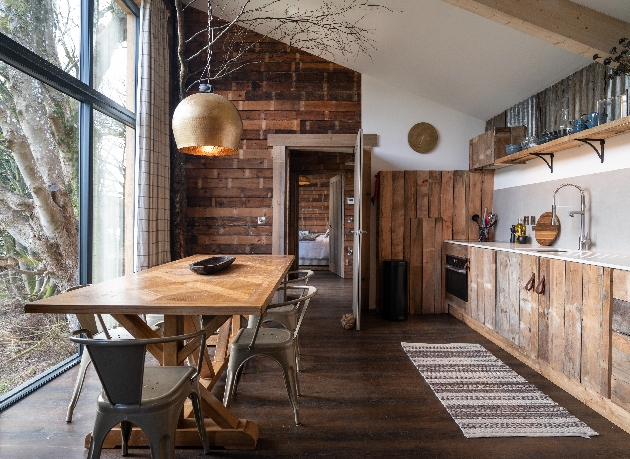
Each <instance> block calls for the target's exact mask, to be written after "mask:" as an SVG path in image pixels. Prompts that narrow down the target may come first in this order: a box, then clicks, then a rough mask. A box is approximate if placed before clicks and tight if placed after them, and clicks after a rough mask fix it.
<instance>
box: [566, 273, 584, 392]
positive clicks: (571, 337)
mask: <svg viewBox="0 0 630 459" xmlns="http://www.w3.org/2000/svg"><path fill="white" fill-rule="evenodd" d="M583 266H584V265H582V264H579V263H567V264H566V269H565V273H566V301H565V304H564V366H563V370H562V371H563V373H564V374H565V375H567V376H569V377H570V378H573V379H575V380H576V381H579V380H580V366H581V359H582V302H583V297H582V293H583V287H582V267H583Z"/></svg>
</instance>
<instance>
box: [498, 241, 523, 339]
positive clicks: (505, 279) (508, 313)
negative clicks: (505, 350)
mask: <svg viewBox="0 0 630 459" xmlns="http://www.w3.org/2000/svg"><path fill="white" fill-rule="evenodd" d="M520 257H521V255H519V254H518V253H513V252H499V253H497V288H496V290H497V303H496V317H495V327H496V328H495V329H496V331H497V332H498V333H499V334H500V335H502V336H503V337H505V338H507V339H509V340H510V341H512V342H513V343H514V344H519V342H520V338H519V335H520V297H519V290H520V277H521V275H520V271H521V266H520Z"/></svg>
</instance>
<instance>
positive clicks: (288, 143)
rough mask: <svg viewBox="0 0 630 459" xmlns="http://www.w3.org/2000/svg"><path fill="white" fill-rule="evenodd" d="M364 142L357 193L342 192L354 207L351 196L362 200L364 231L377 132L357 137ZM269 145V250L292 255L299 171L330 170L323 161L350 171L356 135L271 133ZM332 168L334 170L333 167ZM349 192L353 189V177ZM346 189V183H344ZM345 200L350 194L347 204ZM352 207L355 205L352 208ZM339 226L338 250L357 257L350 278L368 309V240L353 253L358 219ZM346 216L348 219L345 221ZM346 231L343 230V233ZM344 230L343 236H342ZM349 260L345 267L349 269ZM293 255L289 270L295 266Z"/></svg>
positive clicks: (295, 243)
mask: <svg viewBox="0 0 630 459" xmlns="http://www.w3.org/2000/svg"><path fill="white" fill-rule="evenodd" d="M361 137H362V139H363V142H362V147H361V148H360V150H361V152H362V155H360V156H362V157H363V158H364V161H363V167H362V168H360V169H359V170H360V172H361V173H360V182H361V187H360V189H361V190H362V191H361V196H360V199H358V198H359V197H355V196H354V195H353V196H350V195H346V196H345V199H344V203H345V204H344V205H350V206H353V204H354V203H353V202H352V201H353V200H355V198H357V201H358V202H361V203H362V204H361V206H360V207H361V213H360V214H361V215H362V216H363V217H362V219H361V220H362V222H363V227H362V228H361V229H362V230H363V231H366V232H369V216H370V211H371V203H370V190H371V186H370V185H371V167H370V161H371V149H372V147H374V146H376V145H377V135H375V134H366V135H361ZM267 142H268V145H269V146H272V147H273V155H272V156H273V237H272V253H274V254H289V255H297V254H298V252H299V244H298V243H299V241H298V234H299V233H298V228H299V226H300V218H299V216H300V215H299V201H298V199H297V197H298V196H299V190H298V187H299V184H298V183H299V175H300V174H303V175H308V173H315V172H323V171H331V168H329V167H325V166H324V164H323V163H324V162H326V163H328V162H329V161H331V160H332V161H334V162H335V164H337V171H338V173H340V172H341V171H342V170H344V171H347V172H349V173H350V174H349V175H351V176H352V175H353V172H354V169H355V167H354V164H353V153H354V151H355V148H356V144H357V135H356V134H270V135H269V136H268V138H267ZM332 171H333V172H334V170H332ZM351 183H352V184H353V186H352V190H354V181H352V182H351ZM345 188H346V189H347V188H348V184H347V183H346V184H345ZM348 198H351V200H350V202H348ZM353 208H354V207H353ZM344 220H345V221H344V222H343V223H344V225H348V226H347V227H346V226H344V242H343V246H342V253H345V254H346V255H350V257H352V255H355V256H357V257H359V258H360V260H361V261H362V262H361V263H360V273H359V275H357V276H355V277H356V279H354V280H355V282H353V283H357V284H359V287H358V288H359V289H360V291H361V295H360V296H358V297H359V298H360V299H361V304H360V306H361V309H367V308H368V304H369V302H368V294H369V253H370V247H369V244H361V250H360V251H354V242H353V238H354V236H353V231H354V232H356V230H357V225H360V224H361V222H357V221H355V219H354V218H346V219H344ZM348 220H350V221H348ZM346 230H347V231H346ZM346 233H347V234H346ZM352 266H353V264H352V263H349V264H348V265H344V268H349V270H350V272H351V271H352ZM297 267H298V260H297V259H296V261H295V264H294V266H293V267H292V268H293V269H297ZM348 277H352V274H350V275H349V276H348Z"/></svg>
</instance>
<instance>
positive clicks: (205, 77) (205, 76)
mask: <svg viewBox="0 0 630 459" xmlns="http://www.w3.org/2000/svg"><path fill="white" fill-rule="evenodd" d="M213 53H214V24H213V23H212V3H211V0H208V58H207V60H206V66H205V67H204V69H203V72H201V77H200V78H199V91H200V92H212V85H211V84H210V72H211V70H212V68H211V62H212V54H213ZM204 81H205V83H204Z"/></svg>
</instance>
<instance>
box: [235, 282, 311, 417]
mask: <svg viewBox="0 0 630 459" xmlns="http://www.w3.org/2000/svg"><path fill="white" fill-rule="evenodd" d="M282 288H286V290H287V291H289V290H296V291H298V290H301V295H300V296H299V297H298V298H295V299H293V300H289V301H286V302H283V303H279V304H277V305H269V306H268V307H267V309H268V310H269V309H270V308H273V307H274V306H278V307H280V306H288V305H289V304H294V305H295V304H297V303H302V308H301V309H302V310H301V312H300V316H299V319H298V321H297V325H296V327H295V331H293V332H291V331H289V330H285V329H283V328H260V324H261V322H262V320H260V316H258V319H257V320H256V321H255V322H256V323H255V326H253V327H251V328H249V327H248V328H242V329H240V330H239V332H238V333H237V335H236V337H235V338H234V340H233V341H232V344H231V345H230V359H229V361H228V368H227V372H226V380H225V392H224V394H223V404H224V405H225V406H226V407H229V405H230V402H231V400H232V397H233V396H234V394H235V393H236V386H237V384H238V379H239V378H238V377H239V375H240V372H241V369H242V367H243V365H244V364H245V362H247V361H248V360H249V359H251V358H252V357H257V356H265V357H269V358H271V359H273V360H275V361H276V362H278V363H279V364H280V366H281V367H282V372H283V375H284V384H285V386H286V388H287V393H288V395H289V401H290V402H291V406H292V407H293V413H294V416H295V425H300V419H299V415H298V406H297V396H298V395H299V394H300V387H299V382H298V376H297V364H296V362H297V346H296V341H295V340H296V338H297V335H298V333H299V331H300V326H301V325H302V321H303V320H304V314H305V313H306V309H307V308H308V304H309V302H310V301H311V299H312V298H313V297H314V296H315V294H316V293H317V288H315V287H313V286H306V285H302V286H295V285H288V286H287V287H282Z"/></svg>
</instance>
